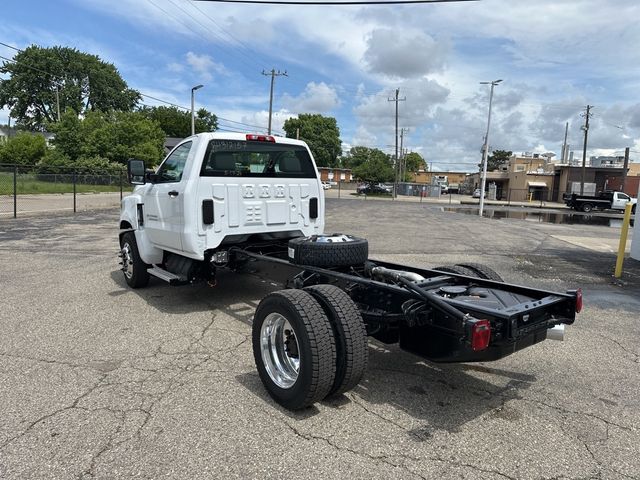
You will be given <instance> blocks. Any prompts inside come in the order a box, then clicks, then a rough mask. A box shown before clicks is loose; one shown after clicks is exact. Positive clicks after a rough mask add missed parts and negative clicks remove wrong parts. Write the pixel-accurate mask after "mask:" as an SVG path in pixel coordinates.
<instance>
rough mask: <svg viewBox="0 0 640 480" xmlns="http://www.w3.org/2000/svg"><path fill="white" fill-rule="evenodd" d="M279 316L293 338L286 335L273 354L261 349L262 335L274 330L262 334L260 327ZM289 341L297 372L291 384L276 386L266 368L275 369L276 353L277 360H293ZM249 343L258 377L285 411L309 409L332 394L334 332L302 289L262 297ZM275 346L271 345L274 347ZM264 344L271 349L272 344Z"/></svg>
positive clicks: (320, 311) (334, 365)
mask: <svg viewBox="0 0 640 480" xmlns="http://www.w3.org/2000/svg"><path fill="white" fill-rule="evenodd" d="M278 317H282V318H284V319H285V321H286V322H288V324H289V326H290V327H291V330H292V331H293V332H292V333H293V335H287V340H286V342H283V344H282V346H281V348H280V350H281V351H280V352H275V353H274V352H273V349H272V348H267V347H265V348H264V349H263V347H262V345H263V343H262V341H263V340H264V335H267V338H270V337H269V336H268V335H269V332H270V331H274V330H275V331H277V329H275V328H273V327H272V328H273V330H268V328H267V327H265V331H264V332H263V325H264V324H265V320H266V321H267V322H273V319H274V318H275V319H277V318H278ZM271 324H272V325H273V323H271ZM282 330H283V331H284V332H285V333H286V332H287V331H289V332H291V331H290V330H288V329H286V327H285V326H283V327H282ZM292 339H293V341H295V347H296V350H297V360H298V362H299V365H298V367H299V369H298V371H297V372H296V374H295V378H294V379H293V380H292V381H291V379H289V381H291V384H290V385H282V384H280V385H279V384H278V383H277V382H276V380H275V379H274V376H272V375H273V374H272V373H269V371H268V369H269V368H272V369H273V368H274V366H273V364H272V363H270V360H269V359H270V358H273V356H272V355H273V354H276V355H277V354H278V353H279V354H280V357H279V358H280V359H282V358H284V359H285V360H286V359H287V358H286V357H288V358H289V359H290V358H296V357H295V354H296V352H294V354H293V355H292V354H291V351H290V350H289V349H290V348H291V346H292V345H294V344H293V343H291V344H289V343H288V342H290V341H291V340H292ZM252 340H253V356H254V359H255V362H256V367H257V369H258V375H259V376H260V379H261V380H262V383H263V385H264V386H265V388H266V390H267V392H269V395H271V397H272V398H273V399H274V400H275V401H276V402H277V403H279V404H280V405H282V406H283V407H284V408H287V409H289V410H299V409H301V408H305V407H308V406H310V405H312V404H314V403H315V402H318V401H320V400H322V399H323V398H324V397H326V396H327V394H328V393H329V392H330V391H331V388H332V386H333V381H334V378H335V372H336V347H335V340H334V337H333V329H332V327H331V323H330V322H329V319H328V318H327V316H326V315H325V314H324V312H323V310H322V307H320V305H319V304H318V302H317V301H316V300H315V299H314V298H313V297H312V296H311V295H310V294H309V293H307V292H305V291H303V290H281V291H278V292H274V293H270V294H269V295H267V296H266V297H264V298H263V299H262V301H261V302H260V304H259V305H258V308H257V309H256V313H255V316H254V319H253V326H252ZM276 343H277V342H276V341H274V342H273V344H274V345H275V344H276ZM267 345H268V346H269V347H270V346H271V343H268V344H267ZM276 349H277V348H276ZM270 355H271V356H270ZM270 365H271V367H270Z"/></svg>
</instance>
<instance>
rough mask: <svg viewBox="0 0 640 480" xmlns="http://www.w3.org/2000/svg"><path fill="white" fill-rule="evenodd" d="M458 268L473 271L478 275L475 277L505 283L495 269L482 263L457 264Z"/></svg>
mask: <svg viewBox="0 0 640 480" xmlns="http://www.w3.org/2000/svg"><path fill="white" fill-rule="evenodd" d="M456 266H459V267H464V268H467V269H469V270H473V271H474V272H475V273H476V275H474V277H478V278H485V279H487V280H495V281H496V282H504V280H503V279H502V277H501V276H500V274H498V272H496V271H495V270H494V269H493V268H491V267H488V266H486V265H483V264H482V263H472V262H469V263H457V264H456Z"/></svg>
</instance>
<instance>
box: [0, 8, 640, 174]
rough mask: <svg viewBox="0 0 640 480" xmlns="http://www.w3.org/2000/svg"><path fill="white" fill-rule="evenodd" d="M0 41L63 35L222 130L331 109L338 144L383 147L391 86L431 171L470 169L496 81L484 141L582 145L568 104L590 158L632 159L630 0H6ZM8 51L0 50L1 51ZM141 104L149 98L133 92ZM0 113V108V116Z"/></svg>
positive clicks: (20, 42) (277, 124)
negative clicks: (192, 107) (380, 0)
mask: <svg viewBox="0 0 640 480" xmlns="http://www.w3.org/2000/svg"><path fill="white" fill-rule="evenodd" d="M3 7H4V8H3V20H2V22H1V23H0V41H1V42H4V43H8V44H12V45H15V46H17V47H20V48H23V47H25V46H27V45H30V44H38V45H42V46H52V45H65V46H70V47H75V48H78V49H80V50H83V51H87V52H90V53H94V54H97V55H99V56H100V57H101V58H102V59H104V60H106V61H109V62H112V63H114V64H115V65H116V66H117V68H118V69H119V70H120V73H121V74H122V76H123V77H124V78H125V80H126V81H127V82H128V83H129V85H130V86H131V87H133V88H136V89H138V90H140V91H141V92H143V93H145V94H148V95H151V96H153V97H157V98H160V99H163V100H166V101H169V102H173V103H176V104H179V105H184V106H188V104H189V95H190V88H191V87H192V86H193V85H197V84H204V85H205V87H204V88H203V89H201V90H199V91H198V93H197V103H198V105H199V106H204V107H206V108H207V109H209V110H210V111H212V112H214V113H216V114H217V115H218V116H219V117H220V118H221V120H220V126H221V128H223V129H225V130H240V131H248V130H250V131H260V130H266V126H267V117H268V102H269V77H266V76H263V75H262V71H263V70H266V71H269V70H271V69H272V68H275V69H276V70H281V71H284V70H286V71H287V72H288V76H287V77H284V76H282V77H278V78H277V79H276V84H275V96H274V118H273V125H274V130H275V131H276V132H281V131H282V124H283V122H284V121H285V120H286V119H287V118H289V117H292V116H295V115H297V114H299V113H321V114H323V115H328V116H333V117H335V118H336V119H337V121H338V126H339V128H340V131H341V138H342V140H343V144H344V146H345V148H348V147H349V146H352V145H364V146H370V147H377V148H380V149H382V150H385V151H387V152H389V153H392V152H393V151H394V147H393V144H394V142H395V130H394V113H395V110H394V109H395V105H394V102H389V101H388V99H389V98H391V97H392V96H393V95H394V91H395V89H396V88H399V89H400V97H403V98H404V97H406V101H404V102H401V103H400V105H399V126H400V127H404V128H406V129H407V133H406V136H405V142H404V145H405V146H406V147H407V148H409V149H410V150H412V151H417V152H419V153H421V154H422V155H423V156H424V157H425V159H426V160H427V161H428V162H430V163H432V165H433V167H434V169H436V170H448V169H451V170H472V169H474V168H475V165H476V164H477V162H478V160H479V158H480V147H481V145H482V141H483V135H484V132H485V129H486V117H487V108H488V90H489V89H488V87H486V86H481V85H480V84H479V82H480V81H487V80H494V79H499V78H500V79H503V80H504V81H503V83H502V84H500V85H499V86H498V87H496V90H495V97H494V107H495V108H494V116H493V118H492V128H491V133H490V145H491V146H492V147H493V148H495V149H505V150H513V151H516V152H524V151H535V152H547V151H551V152H556V153H557V154H559V153H560V148H561V144H562V140H563V136H564V125H565V122H569V123H570V131H569V143H570V144H571V145H572V148H574V149H575V150H576V153H577V154H578V153H579V152H578V151H579V150H580V149H581V146H582V133H581V130H580V126H581V125H582V122H583V119H582V117H581V116H580V113H581V111H582V110H583V109H584V106H585V105H587V104H591V105H594V109H593V112H594V116H593V118H592V128H591V129H590V132H589V137H590V140H589V153H590V154H614V153H615V154H621V152H622V151H623V149H624V147H626V146H629V147H631V149H632V155H631V156H632V158H633V159H635V160H636V161H640V153H638V152H640V100H639V99H638V93H637V92H638V91H639V88H640V75H639V73H640V71H639V67H638V65H640V48H639V47H640V29H638V28H637V22H638V20H640V5H639V2H637V0H617V1H616V2H602V1H601V0H563V1H559V0H555V1H551V0H538V1H536V2H515V1H512V0H481V1H478V2H468V3H459V4H455V3H446V4H439V5H434V4H432V5H405V6H399V5H393V6H388V5H387V6H383V5H373V6H339V7H327V6H322V7H321V6H277V5H247V4H236V5H230V4H219V3H207V2H193V1H191V0H120V1H119V2H113V1H111V0H81V1H80V0H58V1H56V2H55V3H54V2H50V1H41V0H32V1H29V2H24V1H14V0H9V1H8V2H5V3H4V5H3ZM13 53H14V52H12V51H11V50H9V49H6V48H4V47H1V46H0V55H2V56H6V57H11V56H12V55H13ZM144 103H145V104H149V105H157V104H159V102H157V101H155V100H153V99H150V98H148V97H146V98H145V99H144ZM7 113H8V112H7V111H6V110H4V111H2V112H0V122H1V123H5V122H6V116H7Z"/></svg>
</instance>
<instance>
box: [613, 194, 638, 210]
mask: <svg viewBox="0 0 640 480" xmlns="http://www.w3.org/2000/svg"><path fill="white" fill-rule="evenodd" d="M629 202H631V204H632V205H635V204H636V203H637V202H638V200H637V199H636V198H631V197H630V196H629V195H627V194H626V193H623V192H613V194H612V196H611V208H612V209H613V210H624V209H625V207H626V206H627V203H629Z"/></svg>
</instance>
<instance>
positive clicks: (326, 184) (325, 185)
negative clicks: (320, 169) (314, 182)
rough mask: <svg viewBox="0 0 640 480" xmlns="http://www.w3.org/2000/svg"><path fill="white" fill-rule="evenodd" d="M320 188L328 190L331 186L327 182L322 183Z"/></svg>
mask: <svg viewBox="0 0 640 480" xmlns="http://www.w3.org/2000/svg"><path fill="white" fill-rule="evenodd" d="M322 188H324V189H325V190H329V189H330V188H331V184H330V183H329V182H322Z"/></svg>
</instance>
